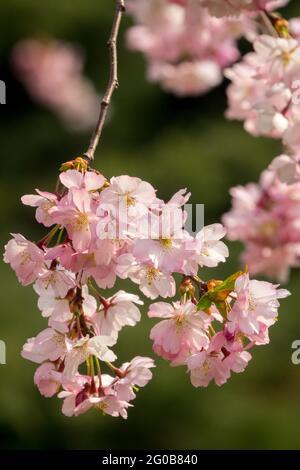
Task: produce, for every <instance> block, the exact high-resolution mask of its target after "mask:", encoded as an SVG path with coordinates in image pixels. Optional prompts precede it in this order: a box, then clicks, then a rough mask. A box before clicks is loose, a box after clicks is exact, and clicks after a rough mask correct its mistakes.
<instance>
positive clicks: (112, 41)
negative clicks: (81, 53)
mask: <svg viewBox="0 0 300 470" xmlns="http://www.w3.org/2000/svg"><path fill="white" fill-rule="evenodd" d="M125 10H126V8H125V0H116V10H115V16H114V20H113V25H112V29H111V34H110V38H109V40H108V43H107V46H108V48H109V54H110V77H109V82H108V85H107V89H106V92H105V94H104V96H103V99H102V101H101V106H100V114H99V118H98V122H97V125H96V129H95V131H94V133H93V136H92V138H91V142H90V145H89V148H88V150H87V151H86V152H85V153H84V157H85V158H86V159H87V160H88V162H91V161H92V160H94V155H95V151H96V148H97V146H98V144H99V141H100V138H101V134H102V130H103V126H104V123H105V119H106V116H107V111H108V108H109V105H110V102H111V98H112V95H113V93H114V91H115V90H116V88H118V86H119V81H118V53H117V40H118V35H119V30H120V24H121V20H122V16H123V13H124V12H125Z"/></svg>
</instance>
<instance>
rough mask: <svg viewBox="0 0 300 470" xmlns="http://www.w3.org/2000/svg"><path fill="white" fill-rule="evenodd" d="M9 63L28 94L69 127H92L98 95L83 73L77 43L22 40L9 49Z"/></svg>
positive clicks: (84, 129) (80, 129)
mask: <svg viewBox="0 0 300 470" xmlns="http://www.w3.org/2000/svg"><path fill="white" fill-rule="evenodd" d="M12 65H13V69H14V71H15V74H16V75H17V77H18V78H19V79H20V81H21V82H22V83H23V84H24V86H25V88H26V90H27V91H28V93H29V94H30V96H31V97H32V98H33V99H34V100H35V101H36V102H38V103H41V104H42V105H44V106H45V107H47V108H49V109H50V110H52V111H53V112H54V113H55V114H57V115H58V117H59V118H60V119H61V120H62V121H63V123H64V124H65V125H66V126H67V127H68V128H69V129H70V130H75V131H86V130H89V129H91V128H92V127H93V126H94V124H95V122H96V120H97V114H98V104H97V103H98V100H99V97H98V94H97V93H96V91H95V88H94V86H93V84H92V83H91V82H90V80H89V79H87V78H86V77H84V76H83V65H84V57H83V54H82V51H81V50H80V48H79V47H78V46H74V45H72V44H69V43H65V42H63V41H58V40H49V41H39V40H37V39H23V40H20V41H19V42H18V43H17V44H16V45H15V47H14V49H13V53H12Z"/></svg>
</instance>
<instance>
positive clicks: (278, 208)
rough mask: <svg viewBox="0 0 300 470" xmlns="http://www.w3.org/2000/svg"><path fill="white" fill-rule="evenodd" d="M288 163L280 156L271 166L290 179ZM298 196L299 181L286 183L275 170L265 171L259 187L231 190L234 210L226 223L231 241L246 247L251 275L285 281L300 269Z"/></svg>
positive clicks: (224, 219) (225, 220) (226, 215)
mask: <svg viewBox="0 0 300 470" xmlns="http://www.w3.org/2000/svg"><path fill="white" fill-rule="evenodd" d="M287 160H288V157H287V156H286V155H281V156H280V157H277V159H276V161H275V160H274V162H275V163H274V162H273V165H272V166H271V167H272V168H273V170H274V169H275V168H276V170H278V167H280V168H281V169H282V175H284V176H287V175H289V168H288V163H289V162H286V161H287ZM285 165H286V166H287V168H285V169H284V166H285ZM274 167H275V168H274ZM299 194H300V182H299V180H298V181H297V182H294V183H291V184H286V183H284V182H282V181H280V180H279V178H278V177H277V176H276V174H275V173H274V171H265V172H263V174H262V176H261V178H260V181H259V183H258V184H254V183H250V184H247V185H246V186H237V187H235V188H232V189H231V196H232V209H231V210H230V212H228V213H227V214H225V216H224V217H223V222H224V225H225V227H226V228H227V237H228V238H229V240H240V241H242V242H243V243H244V244H245V251H244V253H243V255H242V260H243V263H246V264H247V265H248V267H249V271H250V273H251V274H258V273H259V274H263V275H265V276H268V277H271V278H273V279H274V278H275V279H278V280H279V281H280V282H286V281H288V278H289V273H290V268H292V267H299V266H300V217H299V214H300V198H299Z"/></svg>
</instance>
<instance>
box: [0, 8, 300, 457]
mask: <svg viewBox="0 0 300 470" xmlns="http://www.w3.org/2000/svg"><path fill="white" fill-rule="evenodd" d="M297 3H298V2H296V1H295V0H292V2H291V6H290V7H289V8H288V9H287V11H288V14H289V15H294V16H297V13H300V8H299V5H298V7H297V5H296V4H297ZM113 4H114V2H113V1H109V0H105V1H104V0H101V1H99V0H84V1H83V0H81V1H79V0H77V1H74V0H63V1H61V2H56V1H53V0H52V1H50V0H44V1H42V2H41V1H40V0H23V1H21V0H2V1H1V15H0V31H1V48H0V64H1V69H0V79H2V80H5V81H6V84H7V105H6V106H1V108H0V113H1V114H0V145H1V167H0V200H1V209H0V210H1V232H0V241H1V245H3V244H4V243H5V242H6V241H7V240H8V238H9V232H21V233H23V234H24V235H25V236H27V237H28V238H32V239H39V238H40V237H41V234H42V233H43V232H42V230H41V229H40V228H39V227H38V226H37V224H36V223H35V222H34V212H33V210H32V209H30V208H25V207H22V206H21V204H20V196H21V195H23V194H27V193H32V192H33V188H35V187H38V188H40V189H48V190H52V189H53V188H54V184H55V181H56V177H57V170H58V167H59V165H60V163H61V162H63V161H66V160H70V159H71V158H73V157H74V156H77V155H78V154H80V153H81V152H82V151H84V150H85V149H86V146H87V143H88V140H89V135H88V134H71V133H69V132H68V131H67V130H66V129H65V128H64V127H63V126H62V124H61V123H60V122H59V120H58V119H57V118H56V117H55V116H54V115H53V114H51V113H50V112H48V111H47V110H46V109H44V108H42V107H39V106H38V105H36V104H35V103H33V102H32V101H31V100H30V98H29V97H28V95H27V94H26V92H25V90H24V88H23V87H22V85H21V84H20V82H19V81H18V80H17V79H16V77H14V76H13V74H12V72H11V69H10V67H9V55H10V50H11V47H12V46H13V44H14V43H15V42H16V41H17V40H19V39H21V38H23V37H32V36H37V37H48V36H49V37H56V38H60V39H65V40H68V41H71V42H76V43H79V44H81V45H82V47H83V48H84V50H85V51H86V55H87V63H86V69H85V73H86V74H87V75H88V76H89V77H90V78H91V79H92V80H93V82H94V84H95V86H96V87H97V89H98V91H99V92H101V91H102V90H103V89H104V86H105V83H106V80H107V74H108V60H107V51H106V49H105V42H106V39H107V36H108V33H109V29H110V24H111V17H112V12H113ZM297 10H298V11H297ZM129 25H130V19H129V18H127V19H126V20H125V21H124V23H123V26H122V35H121V39H120V88H119V90H118V92H117V94H116V95H115V97H114V101H113V118H112V120H111V122H110V123H109V125H108V126H107V128H106V129H105V134H104V137H103V141H102V144H101V146H100V148H99V150H98V152H97V159H96V164H95V165H96V167H97V168H98V169H99V170H101V172H102V173H104V174H105V175H106V176H108V177H110V176H112V175H118V174H129V175H132V176H138V177H140V178H142V179H145V180H147V181H149V182H151V183H152V184H153V185H154V186H155V187H156V188H158V195H159V196H160V197H162V198H165V199H168V198H170V197H171V195H172V194H173V193H174V192H176V191H177V190H178V189H180V188H184V187H187V186H188V188H189V189H190V190H191V191H192V194H193V197H192V202H193V203H204V204H205V210H206V214H205V217H206V223H211V222H216V221H218V220H219V219H220V216H221V215H222V213H224V212H225V211H226V210H228V208H229V205H230V199H229V195H228V190H229V188H230V187H231V186H234V185H236V184H244V183H246V182H248V181H256V180H257V179H258V176H259V174H260V172H261V171H262V170H263V169H264V168H265V167H266V166H267V165H268V163H269V162H270V161H271V159H272V158H273V157H274V156H276V155H277V154H279V153H280V145H279V143H278V142H275V141H272V140H267V139H255V138H253V137H250V136H249V135H247V134H246V132H245V131H244V130H243V127H242V124H241V123H235V122H228V121H225V119H224V117H223V114H224V110H225V108H226V98H225V87H224V86H222V87H220V88H219V89H217V90H214V91H213V92H211V93H209V94H208V95H206V96H204V97H200V98H197V99H176V98H174V97H172V96H171V95H167V94H165V93H163V92H162V91H161V90H160V89H159V87H158V86H156V85H152V84H149V83H147V82H146V79H145V63H144V59H143V57H142V56H141V55H139V54H133V53H131V52H129V51H128V50H127V49H126V47H125V41H124V31H125V30H126V28H127V27H128V26H129ZM244 47H246V46H244ZM249 222H250V221H249ZM240 248H241V247H239V246H238V245H237V244H230V250H231V254H232V256H231V259H230V261H229V262H228V263H227V264H226V265H225V266H222V267H221V268H220V269H216V270H213V271H212V270H211V271H210V276H211V277H219V276H226V275H228V274H231V272H233V271H234V270H236V269H237V267H238V263H239V262H238V255H239V252H240ZM299 283H300V272H299V271H296V270H294V272H293V273H292V276H291V280H290V282H289V284H288V288H289V289H290V290H291V291H292V293H293V296H292V297H290V298H289V299H287V300H285V301H284V302H283V305H282V308H281V310H280V320H279V322H278V323H277V324H276V326H274V327H273V329H272V331H271V339H272V341H271V343H270V345H268V346H266V347H260V348H257V349H256V350H254V351H253V360H252V361H251V363H250V365H249V367H248V369H247V370H246V372H245V373H243V374H241V375H238V374H236V375H234V376H233V377H232V379H231V380H230V381H229V382H228V383H227V384H226V385H225V386H223V387H222V388H218V387H216V386H215V385H210V386H209V387H208V388H207V389H195V388H193V387H192V386H191V384H190V382H189V378H188V375H187V374H186V373H185V369H184V368H170V367H169V365H168V364H167V363H166V362H164V361H162V360H160V359H157V358H156V364H157V368H156V369H155V370H154V379H153V381H152V382H151V383H150V384H149V385H148V386H147V387H146V388H145V389H143V390H142V391H141V392H140V393H139V394H138V397H137V399H136V401H135V407H134V408H132V409H130V410H129V418H128V420H127V421H123V420H122V419H121V418H120V419H116V418H111V417H109V416H102V415H101V414H99V413H98V412H96V411H91V412H89V413H88V414H86V415H84V416H80V417H78V418H66V417H64V416H63V415H62V414H61V411H60V407H61V402H60V400H58V399H56V398H52V399H45V398H43V397H41V396H40V395H39V393H38V391H37V389H36V388H35V387H34V385H33V380H32V379H33V373H34V370H35V365H34V364H31V363H30V362H27V361H25V360H23V359H22V358H21V357H20V349H21V347H22V345H23V343H24V342H25V340H26V339H27V338H28V337H31V336H34V335H36V334H37V333H38V332H39V331H40V330H41V329H43V328H44V327H45V320H43V319H42V318H41V316H40V314H39V312H38V310H37V307H36V296H35V294H34V293H33V291H32V289H31V288H30V287H29V288H22V287H21V286H19V285H18V283H17V280H16V278H15V275H14V273H13V272H12V271H11V270H10V268H9V266H7V265H5V264H4V263H2V262H1V264H0V305H1V309H0V312H1V317H0V318H1V320H0V338H1V339H2V340H4V341H5V342H6V344H7V365H1V366H0V384H1V385H0V447H1V448H3V449H7V448H9V449H11V448H30V449H52V448H63V449H101V448H102V449H108V448H109V449H117V448H118V449H132V448H149V449H151V448H165V449H192V448H197V449H203V448H209V449H216V448H217V449H229V448H230V449H232V448H236V449H241V448H256V449H270V448H273V449H279V448H284V449H288V448H300V433H299V427H300V400H299V397H300V366H299V367H297V366H294V365H293V364H292V363H291V343H292V342H293V341H294V340H295V339H298V338H299V339H300V312H299V304H300V292H299V287H298V286H299ZM125 287H126V286H125ZM151 325H153V322H152V321H150V320H148V319H147V318H146V315H144V317H143V319H142V321H141V323H140V324H139V325H138V326H136V327H135V328H127V329H124V330H123V331H122V333H121V335H120V342H119V343H118V345H117V348H116V352H117V354H118V356H119V358H120V362H124V361H126V360H128V359H130V358H132V357H133V356H135V355H152V351H151V343H150V340H149V329H150V327H151Z"/></svg>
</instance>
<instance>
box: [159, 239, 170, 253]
mask: <svg viewBox="0 0 300 470" xmlns="http://www.w3.org/2000/svg"><path fill="white" fill-rule="evenodd" d="M159 241H160V243H161V244H162V246H163V247H164V248H166V249H167V250H168V249H170V248H172V246H173V242H172V240H171V238H160V239H159Z"/></svg>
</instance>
